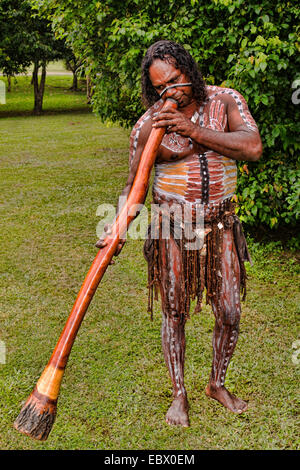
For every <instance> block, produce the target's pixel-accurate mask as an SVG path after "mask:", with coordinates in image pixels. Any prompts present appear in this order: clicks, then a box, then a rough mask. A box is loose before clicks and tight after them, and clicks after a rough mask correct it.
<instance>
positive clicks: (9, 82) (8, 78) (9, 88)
mask: <svg viewBox="0 0 300 470" xmlns="http://www.w3.org/2000/svg"><path fill="white" fill-rule="evenodd" d="M7 91H8V92H9V91H11V76H10V75H7Z"/></svg>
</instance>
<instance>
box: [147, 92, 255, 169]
mask: <svg viewBox="0 0 300 470" xmlns="http://www.w3.org/2000/svg"><path fill="white" fill-rule="evenodd" d="M226 101H227V102H225V103H224V109H226V111H225V112H226V119H227V132H226V131H225V132H223V130H222V131H219V130H213V129H209V126H208V127H200V126H199V125H198V124H194V123H192V122H191V121H190V119H188V118H187V117H186V116H184V114H183V113H181V112H180V111H177V110H174V111H173V110H171V111H170V112H168V113H159V115H158V116H157V117H155V118H154V119H153V120H154V121H155V124H154V127H163V126H169V127H170V131H171V132H177V133H179V134H181V135H183V136H185V137H190V138H191V139H192V140H194V141H195V142H197V143H198V144H200V145H202V146H204V147H206V148H207V149H208V150H213V151H215V152H217V153H219V154H220V155H224V156H226V157H229V158H232V159H234V160H246V161H257V160H258V159H259V158H260V156H261V154H262V143H261V138H260V135H259V132H258V130H257V127H256V126H254V127H253V126H247V124H246V123H245V122H244V120H243V118H242V116H241V113H240V110H239V108H238V106H237V104H236V102H235V100H234V99H233V98H231V97H228V98H227V100H226ZM248 113H249V111H248ZM249 115H250V113H249ZM250 116H251V115H250ZM252 120H253V118H252ZM253 122H254V121H253Z"/></svg>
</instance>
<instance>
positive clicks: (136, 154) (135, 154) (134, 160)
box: [96, 119, 152, 256]
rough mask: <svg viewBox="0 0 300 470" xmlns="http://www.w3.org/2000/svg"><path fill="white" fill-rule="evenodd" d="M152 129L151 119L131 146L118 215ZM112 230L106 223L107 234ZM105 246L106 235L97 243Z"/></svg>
mask: <svg viewBox="0 0 300 470" xmlns="http://www.w3.org/2000/svg"><path fill="white" fill-rule="evenodd" d="M151 130H152V121H151V120H150V119H149V120H148V121H147V122H146V123H144V125H143V126H142V128H141V130H140V132H139V137H138V139H137V143H136V147H135V148H134V149H133V148H132V146H131V148H130V156H129V161H130V169H129V174H128V178H127V181H126V184H125V187H124V189H123V191H122V192H121V195H120V197H119V201H118V204H117V211H116V216H117V215H118V214H119V212H120V211H121V209H122V203H124V202H125V201H126V199H127V197H128V195H129V193H130V190H131V188H132V184H133V182H134V178H135V175H136V172H137V169H138V165H139V161H140V158H141V155H142V153H143V150H144V147H145V145H146V143H147V140H148V137H149V135H150V132H151ZM146 196H147V193H146V195H145V199H146ZM137 215H138V214H136V216H137ZM110 230H111V226H110V225H106V226H105V227H104V231H105V235H106V236H107V235H109V233H110ZM125 241H126V240H125V239H123V240H120V243H119V245H118V248H117V250H116V252H115V256H118V255H119V254H120V252H121V250H122V248H123V246H124V244H125ZM104 246H106V242H105V237H104V238H100V240H98V241H97V243H96V247H97V248H103V247H104Z"/></svg>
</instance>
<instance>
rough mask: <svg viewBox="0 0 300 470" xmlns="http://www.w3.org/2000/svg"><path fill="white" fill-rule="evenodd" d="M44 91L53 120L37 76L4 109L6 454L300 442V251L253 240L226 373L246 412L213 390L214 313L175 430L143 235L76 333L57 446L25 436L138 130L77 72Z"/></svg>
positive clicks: (192, 349)
mask: <svg viewBox="0 0 300 470" xmlns="http://www.w3.org/2000/svg"><path fill="white" fill-rule="evenodd" d="M46 85H47V89H46V96H45V103H44V109H45V113H44V115H42V116H39V117H34V116H32V115H31V113H30V111H31V109H32V107H33V97H32V93H31V86H30V78H29V77H19V78H18V80H17V83H14V81H13V83H12V92H11V95H9V96H7V104H6V105H0V128H1V137H0V167H1V179H0V185H1V196H2V197H1V202H0V209H1V221H2V224H1V225H2V229H1V233H0V237H1V239H0V250H1V256H0V260H1V261H0V263H1V268H0V340H1V341H2V345H3V344H4V345H5V348H6V355H5V359H6V360H5V361H4V360H2V363H0V391H1V392H0V409H1V413H0V449H2V450H4V449H35V450H36V449H65V450H67V449H106V450H107V449H112V450H113V449H124V450H130V449H153V450H163V449H170V450H175V449H177V450H188V449H190V450H197V449H201V450H202V449H203V450H204V449H207V450H211V449H226V450H229V449H259V450H261V449H263V450H266V449H294V450H295V449H298V448H299V447H300V446H299V421H297V387H298V381H299V376H298V373H299V362H300V356H299V359H298V357H297V351H296V349H300V344H299V343H297V344H298V346H297V344H295V342H296V341H297V340H298V331H299V330H298V325H297V314H298V308H299V270H298V264H297V262H296V255H295V254H294V253H290V252H285V251H283V250H282V249H281V248H280V246H279V244H276V243H272V244H269V245H266V246H261V245H258V244H256V243H254V242H253V241H252V242H251V240H250V247H251V252H252V256H253V259H254V261H255V263H254V266H253V267H250V266H249V267H248V276H249V282H248V296H247V300H246V302H245V303H244V305H243V317H242V321H241V331H240V338H239V342H238V345H237V348H236V351H235V354H234V356H233V359H232V361H231V363H230V366H229V370H228V374H227V380H226V385H227V387H228V388H229V389H230V390H231V391H232V392H233V393H235V394H237V395H239V396H240V397H241V398H243V399H245V400H247V401H248V402H249V410H248V411H247V412H246V413H245V414H242V415H238V416H236V415H234V414H231V413H230V412H229V411H227V410H226V409H224V408H223V407H222V406H221V405H219V404H218V403H217V402H215V401H213V400H210V399H208V398H207V397H206V396H205V394H204V388H205V385H206V383H207V380H208V377H209V373H210V368H211V354H212V350H211V336H212V329H213V325H214V320H213V316H212V313H211V312H210V310H209V309H208V308H207V307H205V308H204V310H203V312H202V313H201V314H198V315H195V316H192V317H191V319H190V320H189V321H188V323H187V327H186V332H187V351H186V372H185V375H186V387H187V390H188V394H189V400H190V419H191V426H190V428H184V429H180V428H177V427H169V426H168V425H167V424H165V422H164V415H165V413H166V411H167V409H168V406H169V404H170V401H171V385H170V381H169V378H168V374H167V370H166V368H165V365H164V361H163V356H162V352H161V346H160V324H161V319H160V307H159V303H157V305H156V312H155V315H154V320H153V322H151V321H150V319H149V317H148V315H147V313H146V310H147V289H146V271H147V269H146V264H145V261H144V258H143V255H142V245H143V241H142V240H132V239H129V240H128V242H127V244H126V245H125V247H124V249H123V251H122V253H121V255H120V256H119V257H118V258H117V259H116V264H115V265H113V266H111V267H109V268H108V270H107V272H106V274H105V276H104V278H103V280H102V282H101V284H100V286H99V288H98V290H97V292H96V294H95V296H94V298H93V300H92V302H91V304H90V307H89V310H88V312H87V315H86V317H85V319H84V321H83V323H82V326H81V328H80V330H79V334H78V336H77V338H76V341H75V344H74V347H73V350H72V353H71V356H70V359H69V363H68V366H67V369H66V373H65V376H64V380H63V383H62V387H61V393H60V398H59V401H58V415H57V418H56V421H55V424H54V427H53V429H52V432H51V434H50V436H49V438H48V440H47V441H46V442H44V443H41V442H36V441H33V440H31V439H30V438H28V437H26V436H23V435H21V434H19V433H18V432H17V431H15V430H14V428H13V426H12V425H13V422H14V420H15V418H16V416H17V415H18V413H19V411H20V408H21V405H22V402H23V401H24V400H25V399H26V398H27V396H28V395H29V393H30V392H31V390H32V388H33V386H34V385H35V383H36V381H37V380H38V378H39V376H40V374H41V372H42V371H43V369H44V367H45V365H46V364H47V362H48V359H49V357H50V355H51V353H52V350H53V348H54V347H55V344H56V342H57V339H58V337H59V334H60V332H61V330H62V328H63V326H64V324H65V321H66V319H67V317H68V315H69V312H70V310H71V308H72V305H73V302H74V300H75V298H76V296H77V293H78V291H79V288H80V287H81V284H82V282H83V280H84V277H85V275H86V273H87V271H88V269H89V267H90V265H91V263H92V261H93V259H94V257H95V255H96V248H95V247H94V244H95V242H96V240H97V235H96V227H97V224H98V222H99V216H97V215H96V211H97V207H98V206H99V205H100V204H103V203H109V204H114V205H115V204H116V201H117V198H118V195H119V193H120V191H121V190H122V188H123V186H124V183H125V181H126V177H127V171H128V137H129V131H128V130H124V129H121V128H119V127H117V126H106V125H104V124H102V123H101V122H100V121H99V119H98V118H96V117H95V116H94V115H93V114H92V113H91V110H90V109H89V107H88V106H87V105H86V100H85V91H84V90H83V91H81V92H77V93H72V92H70V91H69V90H68V88H69V87H70V86H71V77H62V76H49V77H47V81H46ZM148 203H149V198H148ZM298 318H299V317H298ZM3 342H4V343H3ZM293 344H294V346H293ZM293 347H294V349H293ZM295 348H296V349H295ZM2 359H3V353H2ZM298 404H299V402H298Z"/></svg>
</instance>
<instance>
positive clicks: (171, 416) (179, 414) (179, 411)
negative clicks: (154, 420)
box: [166, 396, 190, 428]
mask: <svg viewBox="0 0 300 470" xmlns="http://www.w3.org/2000/svg"><path fill="white" fill-rule="evenodd" d="M188 409H189V405H188V401H187V398H186V397H183V396H180V397H176V398H174V400H173V403H172V405H171V406H170V408H169V410H168V412H167V414H166V422H167V423H168V424H174V425H180V426H183V427H186V428H187V427H188V426H189V425H190V422H189V415H188Z"/></svg>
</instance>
